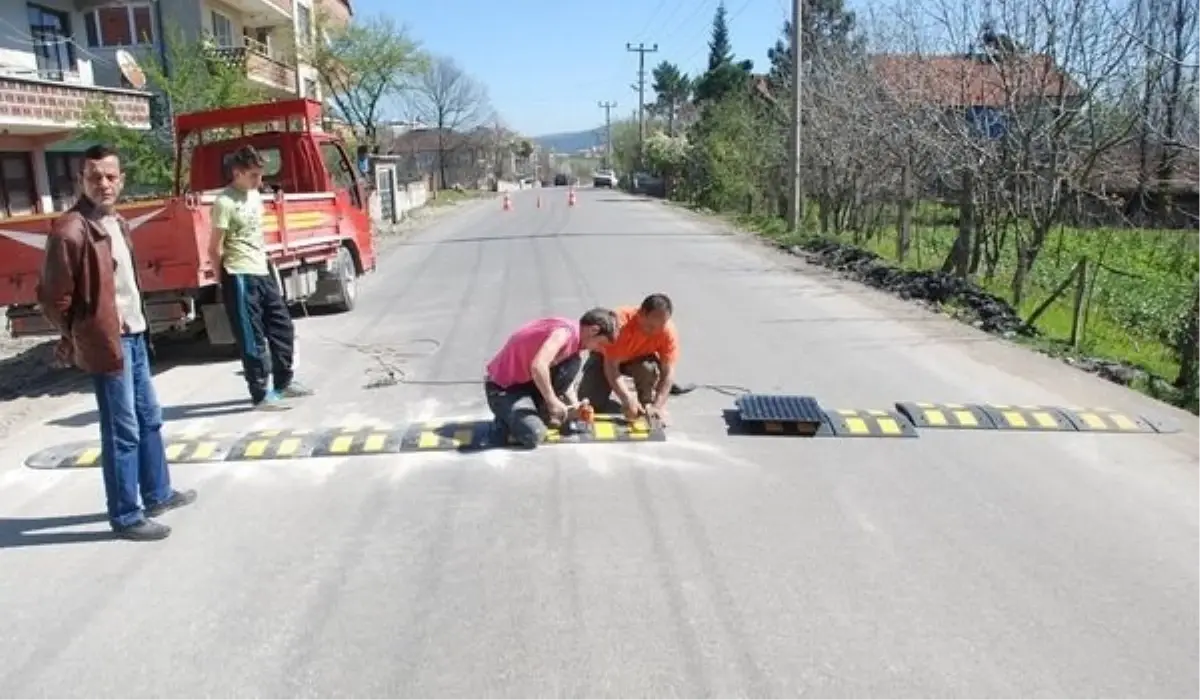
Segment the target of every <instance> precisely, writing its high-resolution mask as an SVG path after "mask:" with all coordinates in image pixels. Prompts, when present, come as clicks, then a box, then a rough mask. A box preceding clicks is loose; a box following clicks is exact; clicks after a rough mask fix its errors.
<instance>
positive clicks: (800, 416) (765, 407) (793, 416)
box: [734, 394, 825, 437]
mask: <svg viewBox="0 0 1200 700" xmlns="http://www.w3.org/2000/svg"><path fill="white" fill-rule="evenodd" d="M734 405H735V406H737V411H738V420H739V421H740V422H741V423H742V425H743V426H744V427H745V428H746V429H748V430H749V431H751V432H755V433H771V434H776V435H801V436H804V437H812V436H814V435H816V434H817V433H818V431H820V430H821V426H822V425H824V424H825V413H824V411H822V410H821V406H820V404H818V403H817V400H816V399H814V398H812V397H811V396H786V395H770V394H745V395H744V396H739V397H738V398H737V401H735V402H734Z"/></svg>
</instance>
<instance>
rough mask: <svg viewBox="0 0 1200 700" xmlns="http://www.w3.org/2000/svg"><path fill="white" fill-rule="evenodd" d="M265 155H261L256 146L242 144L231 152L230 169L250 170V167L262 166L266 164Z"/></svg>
mask: <svg viewBox="0 0 1200 700" xmlns="http://www.w3.org/2000/svg"><path fill="white" fill-rule="evenodd" d="M264 164H265V163H264V161H263V157H262V156H261V155H259V153H258V149H256V148H255V147H254V146H242V147H241V148H239V149H237V150H236V151H234V152H233V153H231V154H229V171H230V172H233V171H235V170H249V169H250V168H261V167H263V165H264Z"/></svg>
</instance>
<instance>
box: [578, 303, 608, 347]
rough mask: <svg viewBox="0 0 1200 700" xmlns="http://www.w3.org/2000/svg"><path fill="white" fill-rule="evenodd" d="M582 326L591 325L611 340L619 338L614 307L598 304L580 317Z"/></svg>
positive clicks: (599, 333) (598, 332)
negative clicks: (607, 307)
mask: <svg viewBox="0 0 1200 700" xmlns="http://www.w3.org/2000/svg"><path fill="white" fill-rule="evenodd" d="M579 325H580V326H591V327H593V328H595V329H596V333H597V334H598V335H602V336H604V337H605V338H608V339H609V340H616V339H617V315H616V314H615V313H614V312H613V310H612V309H605V308H602V307H599V306H597V307H596V308H594V309H590V310H589V311H588V312H587V313H585V314H584V315H582V316H580V317H579Z"/></svg>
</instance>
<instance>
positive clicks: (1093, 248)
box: [677, 203, 1200, 413]
mask: <svg viewBox="0 0 1200 700" xmlns="http://www.w3.org/2000/svg"><path fill="white" fill-rule="evenodd" d="M677 204H680V203H677ZM683 206H685V207H687V208H688V209H691V210H693V211H697V212H699V213H704V214H712V213H713V212H710V211H706V210H704V209H701V208H697V207H693V206H687V205H683ZM953 216H954V214H953V212H947V211H945V210H944V209H942V208H939V207H929V206H927V207H922V208H921V209H920V210H918V212H917V216H916V217H915V220H914V240H913V245H912V249H911V251H910V253H909V255H908V256H907V258H906V259H905V261H904V263H900V262H899V261H898V260H897V256H896V232H895V229H894V228H892V229H889V228H887V227H880V228H878V229H877V230H876V231H875V232H873V233H872V234H871V235H866V234H858V235H855V234H853V233H847V234H844V235H842V236H820V235H815V234H811V233H805V234H800V235H794V234H790V233H789V232H788V231H787V230H786V225H785V223H784V222H783V221H782V220H781V219H779V218H777V217H766V216H742V215H732V216H730V215H724V216H722V218H724V219H726V220H728V221H731V222H732V223H734V224H735V225H737V226H738V227H739V228H741V229H743V230H747V231H750V232H753V233H755V234H757V235H759V236H761V237H763V238H765V239H767V240H769V241H771V242H772V243H775V244H777V245H779V246H781V247H784V248H788V249H792V250H793V252H796V249H800V250H803V251H813V250H823V251H827V250H828V249H829V247H830V245H831V244H834V245H837V246H839V247H840V248H841V249H842V251H845V250H846V249H850V250H856V251H863V252H865V253H867V254H868V257H874V256H878V258H877V260H876V261H872V262H870V263H868V264H869V265H870V266H873V267H879V266H886V267H888V268H890V269H892V270H894V271H895V272H896V273H898V274H890V273H889V275H888V276H891V277H897V276H899V277H905V276H906V274H905V273H907V277H910V278H911V277H913V276H916V275H917V274H918V273H923V274H924V275H926V276H927V275H929V274H933V273H932V272H931V271H936V270H937V269H939V268H940V267H941V264H942V261H943V260H944V259H945V257H946V255H947V254H948V253H949V251H950V246H951V244H952V243H953V240H954V237H955V235H956V231H955V226H954V223H953ZM813 223H815V222H813ZM1010 243H1011V242H1010ZM1197 243H1198V237H1197V236H1196V232H1195V231H1158V230H1155V231H1141V230H1134V229H1117V230H1104V229H1100V230H1080V229H1072V228H1068V227H1060V228H1059V229H1057V230H1056V231H1054V232H1052V233H1051V235H1050V237H1049V239H1048V241H1047V243H1046V246H1045V248H1044V249H1043V252H1042V254H1041V256H1040V258H1039V260H1038V262H1037V264H1036V265H1035V266H1034V269H1033V272H1032V273H1031V275H1030V279H1029V282H1028V285H1027V287H1026V292H1025V294H1024V295H1023V298H1022V299H1021V302H1020V303H1019V304H1015V305H1012V308H1013V309H1014V310H1015V312H1016V314H1017V315H1019V317H1020V318H1021V319H1028V318H1029V317H1030V315H1031V314H1032V312H1033V311H1034V309H1036V308H1037V307H1038V306H1040V305H1041V304H1042V302H1043V301H1045V299H1046V298H1048V296H1049V295H1050V293H1051V291H1052V290H1053V289H1054V288H1055V287H1056V286H1058V284H1059V283H1060V282H1061V281H1062V280H1063V279H1065V278H1066V277H1067V276H1068V274H1069V272H1070V269H1071V268H1072V267H1073V266H1074V265H1075V263H1076V262H1077V261H1078V260H1079V259H1080V258H1087V259H1088V260H1089V269H1090V274H1089V275H1088V283H1087V286H1086V287H1085V306H1084V309H1085V319H1086V322H1085V323H1084V324H1083V326H1082V331H1081V334H1080V335H1081V337H1080V339H1079V343H1078V346H1077V347H1073V346H1071V345H1070V344H1069V343H1068V342H1067V339H1068V338H1069V336H1070V330H1071V324H1072V318H1073V309H1074V303H1073V302H1074V292H1073V290H1068V292H1067V293H1066V294H1064V295H1063V296H1062V297H1060V298H1059V299H1058V300H1056V301H1055V302H1053V303H1052V304H1051V305H1050V307H1049V308H1048V309H1047V310H1046V311H1045V313H1043V314H1042V316H1041V317H1040V318H1039V319H1038V320H1037V322H1036V326H1035V327H1031V328H1030V329H1029V332H1021V333H1011V332H1008V333H1004V335H1005V337H1007V338H1009V339H1011V340H1014V341H1016V342H1019V343H1021V344H1023V345H1025V346H1028V347H1030V348H1032V349H1036V350H1038V351H1040V352H1043V353H1046V354H1048V355H1051V356H1054V357H1058V358H1060V359H1063V360H1064V361H1065V362H1067V363H1068V364H1070V365H1072V366H1074V367H1076V368H1079V369H1083V370H1085V371H1090V372H1092V373H1095V374H1099V375H1100V376H1102V377H1104V378H1105V379H1108V380H1110V381H1113V382H1116V383H1119V384H1123V385H1126V386H1129V387H1131V388H1133V389H1136V390H1138V391H1141V392H1142V393H1145V394H1147V395H1150V396H1152V397H1154V398H1156V399H1159V400H1162V401H1165V402H1167V403H1170V404H1173V405H1176V406H1179V407H1181V408H1185V409H1187V410H1189V411H1191V412H1192V413H1200V406H1198V405H1197V402H1196V400H1195V399H1194V398H1188V397H1187V395H1186V393H1185V392H1183V391H1181V390H1179V389H1178V388H1176V387H1175V386H1174V380H1175V379H1176V376H1177V375H1178V374H1179V360H1178V358H1177V356H1176V353H1175V351H1174V349H1173V347H1172V339H1171V336H1172V334H1173V333H1174V332H1175V331H1176V329H1178V327H1179V326H1180V324H1181V322H1182V319H1183V318H1184V316H1185V315H1186V314H1187V313H1188V311H1189V302H1190V294H1191V291H1192V289H1193V288H1194V285H1195V284H1196V281H1195V279H1196V278H1195V272H1196V269H1197V266H1198V259H1197ZM1014 248H1015V246H1014ZM841 257H846V256H845V255H844V252H843V254H842V255H841ZM816 262H817V263H818V264H826V263H828V262H829V260H821V259H818V260H816ZM1015 262H1016V255H1015V249H1014V250H1006V249H1005V248H1004V247H1003V246H1000V247H998V248H997V249H996V250H995V255H994V262H993V265H992V266H991V270H990V273H989V272H988V271H985V270H981V271H980V273H979V274H977V275H974V276H973V277H972V279H971V280H970V287H972V288H973V289H976V290H978V291H979V292H982V294H983V296H990V297H995V298H997V299H1000V300H1003V301H1004V302H1006V303H1007V304H1011V302H1012V299H1013V294H1012V290H1011V288H1010V283H1009V280H1010V279H1011V276H1012V271H1013V269H1014V267H1015ZM826 266H834V265H828V264H827V265H826ZM875 272H879V271H878V270H876V271H875ZM873 276H875V277H878V276H879V275H878V274H876V275H873ZM971 296H972V300H974V297H976V296H979V295H978V294H974V293H972V295H971ZM960 298H961V295H953V296H952V297H951V298H948V299H945V300H942V301H940V302H939V303H938V304H937V306H940V307H941V309H942V310H943V311H945V312H947V313H949V314H950V315H952V316H956V317H960V318H962V317H963V316H966V317H971V316H972V314H971V313H970V310H969V309H964V308H962V306H961V305H960ZM975 325H980V324H979V323H978V322H976V324H975ZM985 330H988V328H987V327H986V326H985Z"/></svg>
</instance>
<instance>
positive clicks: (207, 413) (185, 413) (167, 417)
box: [46, 398, 252, 428]
mask: <svg viewBox="0 0 1200 700" xmlns="http://www.w3.org/2000/svg"><path fill="white" fill-rule="evenodd" d="M251 409H252V406H251V405H250V401H249V399H246V398H242V399H233V400H230V401H212V402H209V403H188V404H181V405H179V406H163V407H162V413H163V421H165V422H170V421H177V420H186V419H188V418H213V417H215V416H228V415H233V414H235V413H246V412H248V411H250V410H251ZM99 420H100V414H99V413H97V412H96V411H84V412H83V413H76V414H75V415H73V416H68V417H66V418H55V419H53V420H49V421H46V424H47V425H57V426H62V427H64V428H83V427H86V426H89V425H94V424H96V423H97V422H98V421H99Z"/></svg>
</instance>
